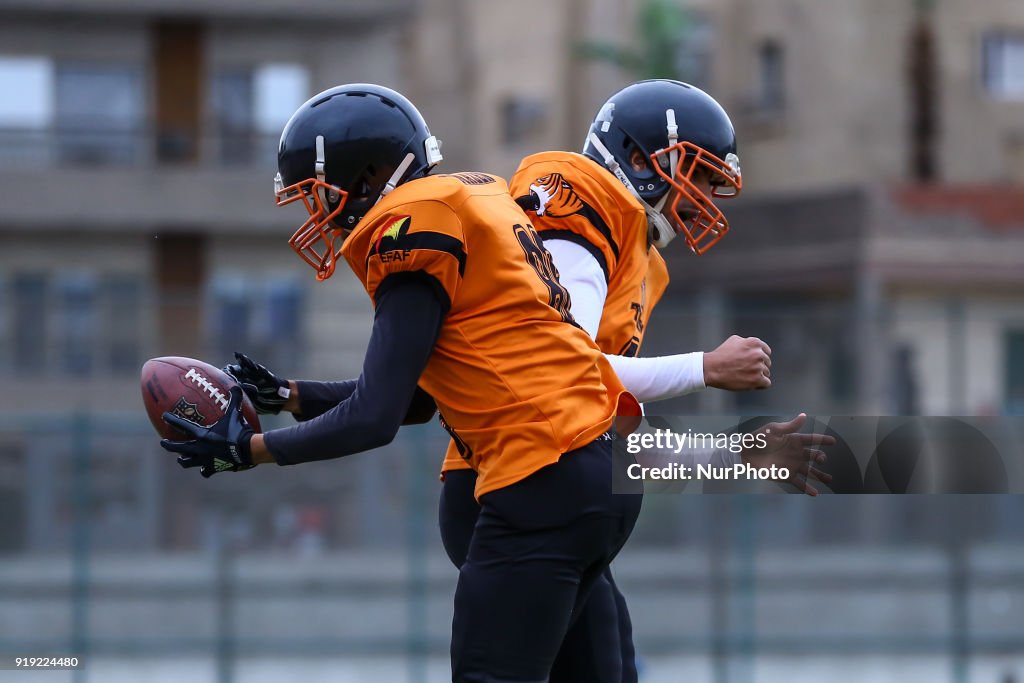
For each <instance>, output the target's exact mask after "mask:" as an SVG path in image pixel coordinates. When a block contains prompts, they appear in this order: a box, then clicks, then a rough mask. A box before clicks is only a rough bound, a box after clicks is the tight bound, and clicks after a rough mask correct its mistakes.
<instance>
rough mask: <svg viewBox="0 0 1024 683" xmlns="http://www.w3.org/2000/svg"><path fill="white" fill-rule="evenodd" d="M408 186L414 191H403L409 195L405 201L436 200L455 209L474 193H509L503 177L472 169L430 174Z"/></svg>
mask: <svg viewBox="0 0 1024 683" xmlns="http://www.w3.org/2000/svg"><path fill="white" fill-rule="evenodd" d="M403 187H404V186H403ZM408 188H409V189H410V190H414V192H413V193H410V192H406V193H403V194H404V195H406V196H407V197H408V198H406V199H404V200H403V201H406V202H408V201H435V202H441V203H442V204H447V205H448V206H450V207H452V208H453V209H457V208H458V207H459V205H460V204H462V203H463V202H464V201H466V199H468V198H469V197H471V196H474V195H480V194H507V193H508V184H507V183H506V182H505V180H504V179H503V178H501V177H499V176H496V175H491V174H490V173H480V172H470V171H467V172H462V173H444V174H438V175H430V176H427V177H425V178H420V179H418V180H416V181H414V182H411V183H408Z"/></svg>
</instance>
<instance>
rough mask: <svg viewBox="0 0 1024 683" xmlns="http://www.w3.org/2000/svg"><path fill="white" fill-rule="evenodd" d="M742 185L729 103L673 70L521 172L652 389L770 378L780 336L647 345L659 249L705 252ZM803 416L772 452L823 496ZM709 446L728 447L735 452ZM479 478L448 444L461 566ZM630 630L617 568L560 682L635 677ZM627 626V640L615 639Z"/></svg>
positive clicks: (568, 645)
mask: <svg viewBox="0 0 1024 683" xmlns="http://www.w3.org/2000/svg"><path fill="white" fill-rule="evenodd" d="M742 184H743V183H742V175H741V172H740V165H739V157H738V156H737V150H736V135H735V132H734V130H733V126H732V123H731V121H730V120H729V117H728V115H727V114H726V112H725V110H724V109H723V108H722V107H721V106H720V105H719V104H718V102H716V101H715V100H714V99H713V98H712V97H711V96H710V95H708V94H707V93H705V92H703V91H702V90H700V89H698V88H695V87H693V86H691V85H688V84H686V83H681V82H678V81H671V80H649V81H642V82H639V83H634V84H632V85H630V86H628V87H626V88H625V89H623V90H621V91H620V92H618V93H616V94H615V95H613V96H612V97H611V98H610V99H609V100H608V101H607V102H606V103H605V104H604V105H603V106H602V107H601V109H600V111H599V112H598V114H597V116H596V117H595V119H594V121H593V123H592V124H591V126H590V130H589V131H588V133H587V138H586V140H585V142H584V146H583V153H582V154H576V153H571V152H545V153H542V154H535V155H533V156H529V157H527V158H526V159H524V160H523V161H522V163H521V164H520V167H519V169H518V171H516V173H515V175H514V176H513V178H512V180H511V182H510V187H511V191H512V196H513V197H515V198H516V201H517V202H518V203H519V204H520V205H521V206H522V207H523V208H525V209H526V210H527V212H528V215H529V216H530V219H531V222H532V224H533V225H534V226H535V227H536V228H537V230H538V232H539V233H540V235H541V237H542V238H543V240H544V246H545V247H546V249H547V250H548V251H549V252H550V253H551V255H552V257H553V261H554V265H555V267H556V268H557V271H558V273H559V281H560V282H561V284H562V286H563V287H565V288H566V289H567V290H568V291H569V294H570V299H571V301H572V315H573V317H574V318H575V320H576V322H577V323H579V324H580V325H581V326H582V327H583V328H584V329H585V330H586V331H587V333H588V334H590V336H591V337H593V338H594V339H595V340H596V341H597V343H598V346H599V347H600V348H601V350H602V351H603V352H605V354H606V355H607V357H608V360H609V361H610V362H611V364H612V365H613V366H614V368H615V371H616V373H617V374H618V376H619V378H620V379H621V380H622V382H623V384H624V385H625V387H626V388H627V389H628V390H629V391H630V392H631V393H632V394H633V395H634V396H636V398H637V399H639V400H640V401H641V402H646V401H658V400H662V399H667V398H672V397H675V396H680V395H683V394H687V393H690V392H693V391H697V390H700V389H703V388H705V387H706V386H711V387H717V388H720V389H730V390H751V389H764V388H767V387H769V386H771V379H770V375H771V370H770V369H771V358H770V354H771V349H770V348H769V347H768V345H767V344H765V343H764V342H763V341H761V340H760V339H756V338H741V337H737V336H733V337H730V338H729V339H728V340H726V341H725V342H724V343H723V344H722V345H721V346H719V347H718V348H717V349H715V350H714V351H711V352H709V353H699V352H698V353H687V354H680V355H671V356H662V357H655V358H639V357H637V353H638V352H639V350H640V346H641V344H642V342H643V338H644V333H645V331H646V329H647V323H648V320H649V318H650V316H651V312H652V310H653V309H654V306H655V305H656V304H657V303H658V300H659V299H660V298H661V296H662V294H663V293H664V291H665V288H666V286H667V284H668V280H669V276H668V271H667V268H666V266H665V261H664V260H663V259H662V257H661V255H660V253H659V252H658V250H659V249H661V248H664V247H666V246H667V245H668V244H669V243H670V242H671V241H672V240H673V239H675V238H676V237H682V239H683V240H684V241H685V243H686V245H687V247H689V248H690V250H692V251H693V252H694V253H696V254H704V253H706V252H707V251H708V249H710V248H711V247H712V246H713V245H714V244H716V243H717V242H718V241H719V240H720V239H721V238H722V237H723V236H724V235H725V234H726V233H727V232H728V230H729V223H728V220H727V219H726V217H725V215H724V214H723V212H722V210H721V209H720V208H719V207H718V206H717V204H716V201H717V200H718V199H720V198H727V197H733V196H735V195H736V194H738V193H739V192H740V190H741V188H742ZM804 419H805V418H804V417H803V416H798V417H797V418H796V419H795V420H793V421H791V422H788V423H784V424H778V425H772V427H773V428H774V432H775V434H776V436H777V437H779V438H783V439H787V438H788V439H789V441H790V443H788V444H787V446H789V447H788V448H780V449H776V450H774V452H773V458H779V459H780V460H781V462H780V464H785V465H788V466H789V467H790V468H791V471H792V473H793V478H792V482H793V483H794V484H795V485H796V486H798V487H799V488H801V489H802V490H804V491H805V492H807V493H809V494H812V495H814V494H816V490H815V489H814V487H813V486H812V485H811V484H809V483H808V482H807V480H806V479H807V477H812V478H818V479H822V480H827V479H829V476H828V475H827V474H824V473H822V472H820V471H818V470H816V469H815V468H813V466H812V464H811V463H812V461H814V460H816V459H819V458H823V457H824V455H823V454H822V453H821V452H820V451H818V450H817V449H816V448H812V446H814V445H816V444H823V443H824V444H827V443H828V442H829V441H830V437H825V438H824V439H822V438H821V437H818V438H817V439H815V437H813V436H812V435H797V434H795V432H796V430H797V429H799V428H800V426H802V424H803V422H804ZM703 455H704V457H705V458H708V457H710V458H711V459H719V460H721V459H723V457H728V456H729V455H730V454H728V452H724V451H718V452H710V451H709V452H706V453H704V454H703ZM752 455H753V457H755V458H759V457H761V456H760V454H758V455H754V454H752ZM691 456H692V454H691ZM722 464H726V463H724V462H723V463H722ZM476 479H477V474H476V472H474V471H473V470H472V469H470V468H469V467H468V466H467V465H466V463H465V461H464V460H463V459H462V458H460V457H459V456H458V451H457V449H456V447H455V446H454V445H452V446H450V447H449V450H448V454H447V457H446V459H445V463H444V485H443V492H442V495H441V504H440V515H439V516H440V525H441V534H442V538H443V540H444V545H445V549H446V551H447V552H448V555H449V557H450V558H451V559H452V561H453V562H454V563H455V564H456V566H460V565H461V563H462V562H463V560H464V558H465V557H466V553H467V549H468V546H469V541H470V538H471V537H472V531H473V527H474V524H475V520H476V518H477V515H478V514H479V506H478V505H477V503H476V501H475V500H474V499H473V495H472V492H473V489H474V487H475V485H476ZM616 624H617V628H616ZM609 629H611V630H612V633H611V634H609V633H608V631H609ZM631 632H632V626H631V623H630V619H629V613H628V610H627V609H626V604H625V601H624V599H623V597H622V594H621V593H620V592H619V590H618V589H617V587H616V586H615V583H614V581H613V579H612V576H611V572H610V571H609V572H606V574H605V577H604V578H603V579H602V581H600V582H599V583H598V584H597V585H596V586H595V589H594V594H593V595H592V597H591V599H590V600H589V601H588V602H587V604H586V605H585V607H584V610H583V612H582V613H581V615H580V616H579V617H578V619H577V621H576V623H575V624H574V626H573V627H572V628H571V629H570V632H569V634H568V635H567V638H566V642H565V645H564V647H563V649H562V651H561V652H560V654H559V657H558V658H557V660H556V664H555V667H554V670H553V672H552V676H551V681H552V683H559V682H564V681H605V680H614V681H616V683H617V681H618V680H620V679H618V678H611V677H608V672H609V671H615V670H616V669H617V667H619V666H621V669H622V674H623V675H622V678H621V680H624V681H635V680H636V678H637V673H636V667H635V662H634V659H635V657H634V652H633V645H632V636H631ZM616 638H618V641H619V642H620V643H621V649H618V648H613V647H609V646H608V643H609V642H614V641H615V640H616ZM617 660H620V661H617Z"/></svg>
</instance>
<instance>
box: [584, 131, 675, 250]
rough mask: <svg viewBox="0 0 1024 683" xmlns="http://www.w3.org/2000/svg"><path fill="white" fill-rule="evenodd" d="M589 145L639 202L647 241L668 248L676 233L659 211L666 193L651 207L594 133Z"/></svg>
mask: <svg viewBox="0 0 1024 683" xmlns="http://www.w3.org/2000/svg"><path fill="white" fill-rule="evenodd" d="M587 139H588V140H589V141H590V144H592V145H593V146H594V149H596V150H597V152H598V154H600V155H601V159H602V161H603V162H604V165H605V167H607V168H608V170H609V171H611V172H612V175H614V176H615V177H616V178H618V179H619V182H620V183H622V184H623V185H625V186H626V189H627V190H629V192H630V194H632V195H633V196H634V197H636V198H637V200H639V201H640V204H642V205H643V207H644V213H646V214H647V239H648V240H649V241H650V243H651V244H653V245H654V246H656V247H658V248H659V249H660V248H663V247H666V246H668V243H669V242H671V241H672V240H673V239H675V236H676V231H675V229H674V228H673V227H672V224H671V223H669V221H668V219H667V218H665V217H664V216H663V215H662V214H661V209H662V208H663V207H664V206H665V201H666V200H667V199H668V192H666V193H665V194H664V195H663V196H662V198H661V199H659V200H658V203H657V205H655V206H651V205H650V204H648V203H647V202H646V201H644V199H643V198H642V197H641V196H640V193H639V192H637V191H636V188H635V187H633V183H631V182H630V180H629V177H628V176H627V175H626V174H625V172H624V171H623V170H622V166H620V165H619V162H618V161H616V160H615V157H614V156H612V153H611V152H609V151H608V148H607V147H605V146H604V143H603V142H601V139H600V138H598V137H597V135H595V134H594V133H590V135H589V136H588V138H587Z"/></svg>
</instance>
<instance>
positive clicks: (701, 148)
mask: <svg viewBox="0 0 1024 683" xmlns="http://www.w3.org/2000/svg"><path fill="white" fill-rule="evenodd" d="M637 151H639V152H640V153H642V155H643V159H644V160H645V161H646V162H647V163H643V164H642V168H641V167H638V166H637V164H635V163H633V162H632V161H631V158H635V154H636V152H637ZM583 153H584V154H585V155H587V156H588V157H590V158H592V159H594V160H595V161H597V162H598V163H600V164H602V165H604V166H605V167H606V168H607V169H608V170H609V171H611V172H612V173H613V174H614V175H615V177H616V178H618V179H619V181H620V182H622V184H623V185H625V186H626V187H627V188H628V189H629V190H630V191H631V192H632V193H633V194H634V196H636V197H637V198H638V199H639V200H640V201H641V202H642V203H643V204H644V208H645V209H646V210H647V220H648V228H649V237H650V241H651V243H652V244H654V245H656V246H658V247H664V246H665V245H667V244H668V243H669V242H670V241H671V240H672V239H673V238H674V237H675V236H676V234H677V233H679V234H682V235H683V236H684V237H685V239H686V242H687V244H688V245H689V247H690V249H692V250H693V251H694V252H695V253H697V254H703V253H704V252H706V251H707V250H708V249H710V248H711V246H712V245H714V244H715V243H716V242H717V241H718V240H719V239H721V238H722V236H723V235H724V234H725V233H726V232H727V231H728V230H729V222H728V221H727V220H726V219H725V215H724V214H723V213H722V211H721V210H720V209H718V207H717V206H715V203H714V201H713V199H714V198H720V197H733V196H735V195H736V194H738V193H739V191H740V189H741V188H742V186H743V180H742V175H741V173H740V164H739V157H738V156H737V154H736V133H735V131H734V130H733V126H732V122H731V121H730V120H729V116H728V114H726V113H725V110H724V109H723V108H722V106H721V105H720V104H718V102H716V101H715V99H714V98H713V97H711V96H710V95H708V94H707V93H706V92H704V91H703V90H701V89H699V88H696V87H694V86H692V85H689V84H687V83H682V82H680V81H671V80H649V81H640V82H638V83H634V84H632V85H630V86H627V87H626V88H624V89H622V90H620V91H619V92H617V93H615V94H614V95H612V97H611V98H610V99H609V100H608V101H607V102H605V103H604V105H603V106H602V107H601V110H600V111H599V112H598V113H597V116H596V117H595V118H594V122H593V123H592V124H591V126H590V131H589V132H588V133H587V139H586V141H585V142H584V146H583ZM698 176H700V177H702V178H704V179H706V181H707V184H708V185H709V186H710V187H711V196H708V194H707V193H705V192H704V191H703V190H702V189H701V188H700V187H698V186H697V184H695V183H694V180H695V178H696V177H698Z"/></svg>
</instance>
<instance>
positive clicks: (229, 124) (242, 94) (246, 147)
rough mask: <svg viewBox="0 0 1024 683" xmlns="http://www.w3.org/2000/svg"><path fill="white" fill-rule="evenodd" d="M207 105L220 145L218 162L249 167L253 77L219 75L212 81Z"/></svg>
mask: <svg viewBox="0 0 1024 683" xmlns="http://www.w3.org/2000/svg"><path fill="white" fill-rule="evenodd" d="M211 85H212V88H213V93H212V97H211V98H210V101H211V102H212V103H213V115H214V119H215V125H216V127H217V138H218V141H219V143H220V152H219V156H220V161H221V162H223V163H225V164H241V163H248V162H249V161H250V159H251V158H252V148H253V130H254V126H253V105H252V74H251V73H250V72H249V71H244V70H230V71H222V72H221V73H218V74H216V75H215V76H214V77H213V81H212V83H211Z"/></svg>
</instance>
